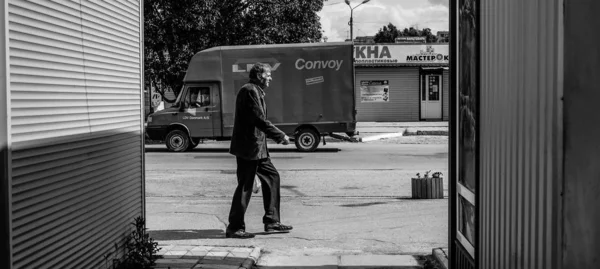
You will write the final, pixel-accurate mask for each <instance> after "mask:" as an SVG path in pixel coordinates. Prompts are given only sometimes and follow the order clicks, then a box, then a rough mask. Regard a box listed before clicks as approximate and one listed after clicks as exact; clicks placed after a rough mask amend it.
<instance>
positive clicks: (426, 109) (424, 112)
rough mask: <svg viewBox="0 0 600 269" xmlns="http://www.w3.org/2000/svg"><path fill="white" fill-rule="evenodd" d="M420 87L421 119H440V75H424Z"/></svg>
mask: <svg viewBox="0 0 600 269" xmlns="http://www.w3.org/2000/svg"><path fill="white" fill-rule="evenodd" d="M422 85H423V87H421V119H439V120H441V119H442V100H441V97H442V75H425V76H424V83H423V84H422Z"/></svg>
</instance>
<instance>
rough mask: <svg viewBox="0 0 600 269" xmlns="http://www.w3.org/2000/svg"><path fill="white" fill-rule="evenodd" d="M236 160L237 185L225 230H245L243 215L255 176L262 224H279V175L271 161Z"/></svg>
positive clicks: (267, 159)
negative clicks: (260, 194) (263, 209)
mask: <svg viewBox="0 0 600 269" xmlns="http://www.w3.org/2000/svg"><path fill="white" fill-rule="evenodd" d="M236 159H237V180H238V185H237V188H236V189H235V193H234V194H233V201H232V202H231V210H230V211H229V225H228V226H227V229H228V230H230V231H237V230H239V229H244V230H245V229H246V224H245V222H244V215H245V214H246V209H247V208H248V203H250V197H252V187H253V184H254V177H255V176H258V178H259V179H260V181H261V184H262V195H263V205H264V208H265V215H264V216H263V223H264V224H269V223H276V222H279V220H280V219H279V202H280V199H281V197H280V194H279V191H280V185H279V173H278V172H277V169H275V166H273V163H271V159H270V158H266V159H260V160H246V159H242V158H240V157H236Z"/></svg>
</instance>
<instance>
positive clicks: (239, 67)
mask: <svg viewBox="0 0 600 269" xmlns="http://www.w3.org/2000/svg"><path fill="white" fill-rule="evenodd" d="M255 63H264V64H266V65H268V66H269V67H271V71H275V70H277V68H279V66H280V65H281V63H280V62H279V61H277V60H276V59H274V58H263V59H243V60H238V61H236V62H235V63H234V64H233V66H232V68H233V72H234V73H245V72H250V70H251V69H252V66H254V64H255Z"/></svg>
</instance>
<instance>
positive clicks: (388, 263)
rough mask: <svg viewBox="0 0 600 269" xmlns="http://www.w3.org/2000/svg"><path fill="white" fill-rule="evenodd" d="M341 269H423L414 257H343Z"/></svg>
mask: <svg viewBox="0 0 600 269" xmlns="http://www.w3.org/2000/svg"><path fill="white" fill-rule="evenodd" d="M340 268H353V269H354V268H421V267H420V265H419V262H418V261H417V259H416V258H415V257H414V256H412V255H343V256H341V258H340Z"/></svg>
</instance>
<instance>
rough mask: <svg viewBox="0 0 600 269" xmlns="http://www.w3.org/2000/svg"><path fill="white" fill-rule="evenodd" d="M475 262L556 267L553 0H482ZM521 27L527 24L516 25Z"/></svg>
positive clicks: (490, 266)
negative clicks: (477, 235) (477, 214)
mask: <svg viewBox="0 0 600 269" xmlns="http://www.w3.org/2000/svg"><path fill="white" fill-rule="evenodd" d="M479 3H480V4H481V7H480V9H479V10H480V12H481V24H482V25H481V32H480V33H481V61H482V62H481V106H480V107H481V119H482V120H481V136H480V139H481V144H480V145H481V148H480V152H481V154H480V156H481V159H480V164H481V166H480V167H481V171H480V190H479V192H478V193H479V194H480V200H479V201H480V203H479V205H478V210H479V212H480V215H479V216H480V219H479V225H478V228H479V229H480V230H479V234H480V235H481V236H480V239H479V242H478V245H477V246H476V248H477V253H479V254H478V255H479V256H478V259H477V261H476V262H477V263H478V268H486V269H496V268H497V269H502V268H523V269H532V268H540V269H542V268H557V267H558V266H559V265H558V264H557V263H556V260H555V257H556V255H557V252H558V250H559V249H560V248H559V247H560V237H559V234H558V233H557V232H556V231H557V230H556V225H558V224H557V223H558V216H560V212H558V209H557V208H556V207H555V206H556V201H558V200H560V197H559V195H558V193H559V190H557V182H558V181H560V180H562V177H561V175H560V174H559V172H558V170H557V169H558V168H556V167H559V166H560V165H561V161H560V156H559V153H560V150H561V147H562V145H561V142H560V141H561V137H562V133H561V132H562V130H561V129H560V128H561V127H560V126H561V125H560V121H561V120H562V115H560V111H561V110H560V107H559V106H560V104H559V101H558V100H559V99H560V93H561V91H562V90H561V86H560V83H559V81H558V72H559V69H560V66H559V63H558V61H557V59H558V57H559V51H558V50H557V46H558V44H559V42H560V40H559V36H558V34H559V31H558V30H557V29H559V27H558V21H559V15H558V14H559V13H558V9H559V5H560V4H561V2H560V1H559V0H549V1H541V0H539V1H520V0H506V1H494V0H481V1H479ZM523 25H527V27H523Z"/></svg>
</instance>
